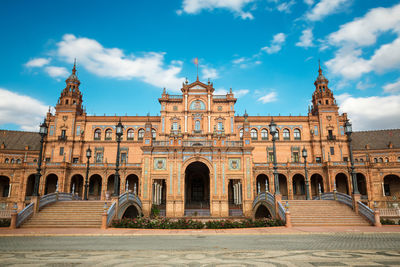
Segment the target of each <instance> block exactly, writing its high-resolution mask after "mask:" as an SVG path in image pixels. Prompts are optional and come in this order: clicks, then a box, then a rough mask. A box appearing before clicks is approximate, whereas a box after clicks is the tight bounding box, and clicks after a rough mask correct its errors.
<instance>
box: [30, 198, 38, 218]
mask: <svg viewBox="0 0 400 267" xmlns="http://www.w3.org/2000/svg"><path fill="white" fill-rule="evenodd" d="M31 202H33V215H35V214H36V213H38V212H39V202H40V196H32V197H31Z"/></svg>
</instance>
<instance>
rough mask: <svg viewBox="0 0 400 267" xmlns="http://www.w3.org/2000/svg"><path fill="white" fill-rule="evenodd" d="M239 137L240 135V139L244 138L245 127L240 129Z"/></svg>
mask: <svg viewBox="0 0 400 267" xmlns="http://www.w3.org/2000/svg"><path fill="white" fill-rule="evenodd" d="M239 137H240V140H242V139H243V128H242V129H240V130H239Z"/></svg>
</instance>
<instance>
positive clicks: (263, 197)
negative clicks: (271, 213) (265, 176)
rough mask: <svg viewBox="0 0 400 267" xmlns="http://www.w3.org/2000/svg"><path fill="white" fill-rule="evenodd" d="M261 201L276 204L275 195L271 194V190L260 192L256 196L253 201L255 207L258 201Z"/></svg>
mask: <svg viewBox="0 0 400 267" xmlns="http://www.w3.org/2000/svg"><path fill="white" fill-rule="evenodd" d="M260 201H265V202H267V203H269V204H271V205H272V206H274V205H275V196H274V195H273V194H271V193H270V192H261V193H260V194H258V195H257V196H256V198H255V199H254V201H253V209H254V207H255V206H256V205H257V203H258V202H260Z"/></svg>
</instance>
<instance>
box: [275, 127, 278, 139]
mask: <svg viewBox="0 0 400 267" xmlns="http://www.w3.org/2000/svg"><path fill="white" fill-rule="evenodd" d="M275 140H279V131H278V129H276V133H275Z"/></svg>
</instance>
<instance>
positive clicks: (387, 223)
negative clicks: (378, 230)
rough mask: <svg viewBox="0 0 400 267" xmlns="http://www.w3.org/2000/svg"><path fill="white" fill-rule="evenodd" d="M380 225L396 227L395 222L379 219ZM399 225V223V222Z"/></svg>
mask: <svg viewBox="0 0 400 267" xmlns="http://www.w3.org/2000/svg"><path fill="white" fill-rule="evenodd" d="M381 224H382V225H396V222H395V221H394V220H390V219H383V218H381ZM399 224H400V221H399Z"/></svg>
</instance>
